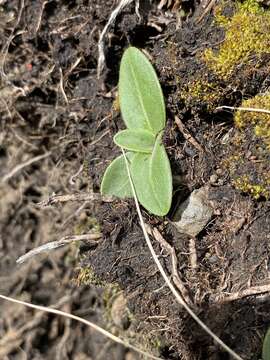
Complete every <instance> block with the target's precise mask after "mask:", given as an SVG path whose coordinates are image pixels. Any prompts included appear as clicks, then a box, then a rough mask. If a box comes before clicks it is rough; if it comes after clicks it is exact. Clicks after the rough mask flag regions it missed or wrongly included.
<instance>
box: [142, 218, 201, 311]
mask: <svg viewBox="0 0 270 360" xmlns="http://www.w3.org/2000/svg"><path fill="white" fill-rule="evenodd" d="M145 227H146V230H147V232H148V234H149V235H152V236H153V237H154V238H155V239H156V240H157V241H158V243H159V244H160V245H161V246H162V247H163V248H165V249H166V251H167V252H168V253H169V254H170V257H171V263H172V279H173V282H174V284H175V286H176V287H177V289H178V290H179V291H180V293H181V295H182V297H183V299H184V301H185V302H186V303H187V304H189V305H190V306H191V307H194V304H193V302H192V300H191V299H190V296H189V293H188V290H187V289H186V287H185V285H184V283H183V281H182V280H181V278H180V276H179V274H178V269H177V263H178V260H177V256H176V252H175V249H174V247H173V246H171V245H170V244H169V243H168V242H167V241H166V240H165V239H164V238H163V236H162V235H161V233H160V232H159V231H158V229H157V228H153V229H152V228H151V227H150V225H148V224H146V225H145Z"/></svg>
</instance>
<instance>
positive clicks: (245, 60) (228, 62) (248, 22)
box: [204, 0, 270, 78]
mask: <svg viewBox="0 0 270 360" xmlns="http://www.w3.org/2000/svg"><path fill="white" fill-rule="evenodd" d="M236 6H237V9H236V12H235V14H234V15H233V16H232V17H231V18H227V17H226V16H224V15H222V14H221V13H222V11H221V9H220V8H219V11H217V14H216V21H217V23H218V24H219V25H220V26H222V27H224V29H225V31H226V35H225V39H224V41H223V43H222V44H221V46H220V49H219V51H218V53H215V52H214V51H213V50H212V49H207V50H206V51H205V52H204V59H205V61H206V63H207V64H208V66H209V67H210V68H211V69H212V70H213V71H214V72H215V73H216V74H217V75H219V76H221V77H222V78H227V77H228V76H229V75H231V74H232V73H233V71H234V70H236V67H237V66H239V65H242V64H250V65H252V64H253V65H252V66H258V63H259V61H258V60H259V59H260V58H261V56H262V55H263V54H270V10H265V9H264V8H263V7H261V6H260V5H259V4H258V2H257V1H255V0H247V1H244V3H239V2H238V3H237V5H236ZM253 55H255V56H256V63H257V64H256V65H255V64H254V59H253V60H252V56H253Z"/></svg>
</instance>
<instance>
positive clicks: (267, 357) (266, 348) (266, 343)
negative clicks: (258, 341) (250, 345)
mask: <svg viewBox="0 0 270 360" xmlns="http://www.w3.org/2000/svg"><path fill="white" fill-rule="evenodd" d="M262 358H263V360H270V329H268V330H267V332H266V335H265V337H264V340H263V349H262Z"/></svg>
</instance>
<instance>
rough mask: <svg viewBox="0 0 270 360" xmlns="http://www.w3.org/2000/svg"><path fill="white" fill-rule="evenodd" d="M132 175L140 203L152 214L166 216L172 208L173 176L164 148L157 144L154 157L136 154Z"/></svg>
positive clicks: (132, 165)
mask: <svg viewBox="0 0 270 360" xmlns="http://www.w3.org/2000/svg"><path fill="white" fill-rule="evenodd" d="M131 175H132V179H133V181H134V185H135V189H136V193H137V196H138V199H139V202H140V203H141V204H142V205H143V206H144V207H145V208H146V209H147V210H148V211H149V212H151V213H152V214H155V215H159V216H164V215H166V214H167V213H168V212H169V210H170V207H171V199H172V176H171V168H170V163H169V160H168V157H167V154H166V151H165V148H164V146H163V145H162V144H160V143H158V144H156V145H155V150H154V152H153V154H152V155H149V154H141V153H137V154H135V156H134V158H133V160H132V163H131Z"/></svg>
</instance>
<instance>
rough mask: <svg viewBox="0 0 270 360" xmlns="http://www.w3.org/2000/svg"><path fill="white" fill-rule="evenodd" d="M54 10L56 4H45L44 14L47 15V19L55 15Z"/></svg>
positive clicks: (52, 2)
mask: <svg viewBox="0 0 270 360" xmlns="http://www.w3.org/2000/svg"><path fill="white" fill-rule="evenodd" d="M56 9H57V2H56V1H51V2H48V3H47V4H46V6H45V9H44V12H45V13H46V14H47V17H48V18H49V17H51V16H53V15H54V14H55V11H56Z"/></svg>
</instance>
